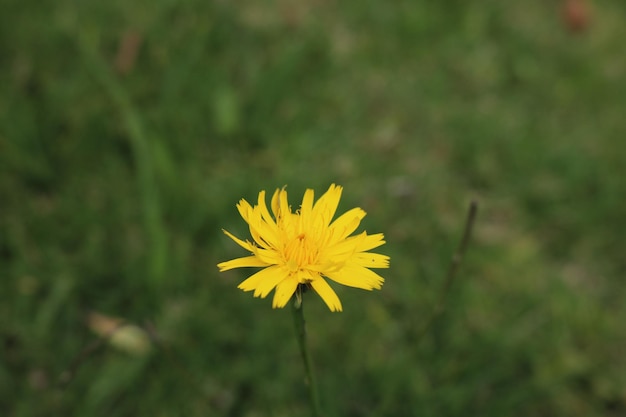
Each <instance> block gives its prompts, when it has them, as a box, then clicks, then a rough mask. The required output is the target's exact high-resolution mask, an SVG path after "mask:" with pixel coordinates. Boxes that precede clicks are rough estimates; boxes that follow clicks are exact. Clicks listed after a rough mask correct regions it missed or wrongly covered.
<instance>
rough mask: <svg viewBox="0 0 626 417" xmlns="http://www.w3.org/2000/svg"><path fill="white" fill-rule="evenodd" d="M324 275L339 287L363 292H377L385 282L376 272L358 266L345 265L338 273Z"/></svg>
mask: <svg viewBox="0 0 626 417" xmlns="http://www.w3.org/2000/svg"><path fill="white" fill-rule="evenodd" d="M324 275H326V276H327V277H328V278H330V279H332V280H333V281H335V282H338V283H339V284H341V285H346V286H348V287H354V288H361V289H364V290H373V289H377V290H379V289H381V288H382V286H383V283H384V282H385V279H384V278H383V277H381V276H380V275H378V274H377V273H376V272H373V271H370V270H369V269H367V268H363V267H362V266H358V265H346V266H345V267H343V268H342V269H341V270H339V271H336V272H329V273H326V274H324Z"/></svg>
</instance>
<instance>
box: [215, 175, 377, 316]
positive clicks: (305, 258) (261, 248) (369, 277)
mask: <svg viewBox="0 0 626 417" xmlns="http://www.w3.org/2000/svg"><path fill="white" fill-rule="evenodd" d="M341 191H342V187H340V186H337V185H335V184H332V185H331V186H330V188H329V189H328V191H326V193H324V195H322V196H321V197H320V198H319V199H318V200H317V201H316V202H315V203H314V201H313V197H314V193H313V190H311V189H307V190H306V192H305V193H304V197H303V199H302V205H301V206H300V210H297V211H296V212H292V211H291V207H290V206H289V202H288V201H287V191H285V189H282V190H276V191H275V192H274V195H273V196H272V202H271V208H272V213H273V216H272V215H271V214H270V212H269V210H268V209H267V206H266V204H265V191H261V192H260V193H259V198H258V203H257V204H256V205H255V206H251V205H250V203H248V202H247V201H246V200H244V199H242V200H240V201H239V204H237V209H238V210H239V213H240V214H241V217H243V219H244V220H245V221H246V223H248V225H249V227H250V234H251V235H252V239H253V241H252V242H250V241H248V240H246V241H243V240H241V239H239V238H237V237H235V236H234V235H233V234H231V233H229V232H227V231H226V230H224V233H225V234H226V235H227V236H228V237H230V238H231V239H232V240H234V241H235V242H236V243H237V244H238V245H239V246H241V247H243V248H244V249H246V250H248V251H250V252H251V255H250V256H246V257H243V258H237V259H233V260H231V261H227V262H222V263H220V264H218V265H217V266H218V268H219V269H220V271H227V270H229V269H233V268H241V267H261V268H263V269H262V270H260V271H258V272H256V273H255V274H253V275H252V276H250V277H249V278H248V279H246V280H245V281H243V282H242V283H241V284H239V286H238V288H240V289H242V290H243V291H254V296H255V297H261V298H265V297H266V296H267V295H268V294H269V293H270V292H271V291H272V290H273V289H275V292H274V300H273V303H272V306H273V307H274V308H282V307H284V306H285V305H286V304H287V302H289V300H290V299H291V297H292V296H293V294H294V293H295V292H296V289H297V288H298V285H300V284H304V285H307V286H308V287H310V288H312V289H313V290H315V292H317V293H318V294H319V295H320V297H322V299H323V300H324V302H325V303H326V305H327V306H328V308H329V309H330V310H331V311H341V309H342V307H341V301H339V297H337V294H336V293H335V291H334V290H333V289H332V288H331V287H330V285H329V284H328V282H326V280H325V279H324V277H325V278H329V279H331V280H333V281H335V282H338V283H339V284H343V285H347V286H349V287H355V288H362V289H365V290H372V289H380V288H381V287H382V284H383V282H384V281H385V280H384V279H383V278H382V277H381V276H379V275H378V274H376V273H375V272H373V271H370V270H369V269H368V268H388V267H389V257H388V256H385V255H381V254H378V253H371V252H367V251H368V250H370V249H374V248H376V247H378V246H381V245H383V244H384V243H385V241H384V240H383V239H384V236H383V234H382V233H377V234H373V235H368V234H367V233H366V232H363V233H360V234H357V235H354V236H350V235H351V234H352V233H353V232H354V231H355V230H356V228H357V227H358V226H359V224H360V223H361V220H362V219H363V217H365V211H363V210H361V209H360V208H353V209H351V210H348V211H347V212H346V213H344V214H342V215H341V216H339V217H338V218H337V219H335V221H332V219H333V217H334V216H335V211H336V210H337V206H338V204H339V199H340V198H341Z"/></svg>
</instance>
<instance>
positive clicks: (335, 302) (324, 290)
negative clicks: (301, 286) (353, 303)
mask: <svg viewBox="0 0 626 417" xmlns="http://www.w3.org/2000/svg"><path fill="white" fill-rule="evenodd" d="M311 286H312V287H313V289H314V290H315V292H317V293H318V294H319V296H320V297H322V300H324V302H325V303H326V305H327V306H328V308H329V309H330V311H341V310H342V308H341V301H339V297H337V294H336V293H335V291H334V290H333V289H332V288H331V287H330V285H328V282H326V280H325V279H323V278H320V279H316V280H313V281H311Z"/></svg>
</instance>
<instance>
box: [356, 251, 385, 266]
mask: <svg viewBox="0 0 626 417" xmlns="http://www.w3.org/2000/svg"><path fill="white" fill-rule="evenodd" d="M350 260H351V261H352V262H354V263H355V264H357V265H359V266H362V267H365V268H389V257H388V256H387V255H381V254H379V253H370V252H361V253H357V254H355V255H354V256H352V257H351V258H350Z"/></svg>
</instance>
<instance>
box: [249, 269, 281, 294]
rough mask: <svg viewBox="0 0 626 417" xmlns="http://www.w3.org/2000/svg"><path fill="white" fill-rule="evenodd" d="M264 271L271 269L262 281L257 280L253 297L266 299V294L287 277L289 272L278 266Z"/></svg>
mask: <svg viewBox="0 0 626 417" xmlns="http://www.w3.org/2000/svg"><path fill="white" fill-rule="evenodd" d="M266 269H271V272H268V273H267V274H266V275H264V276H263V278H262V279H260V280H259V282H258V284H257V285H256V289H255V290H254V296H255V297H261V298H265V297H267V294H269V293H270V292H271V291H272V290H273V289H274V287H276V286H277V285H278V284H279V283H280V282H281V281H282V280H284V279H285V278H287V277H288V276H289V272H287V270H286V269H284V268H282V267H280V266H276V267H269V268H266Z"/></svg>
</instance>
